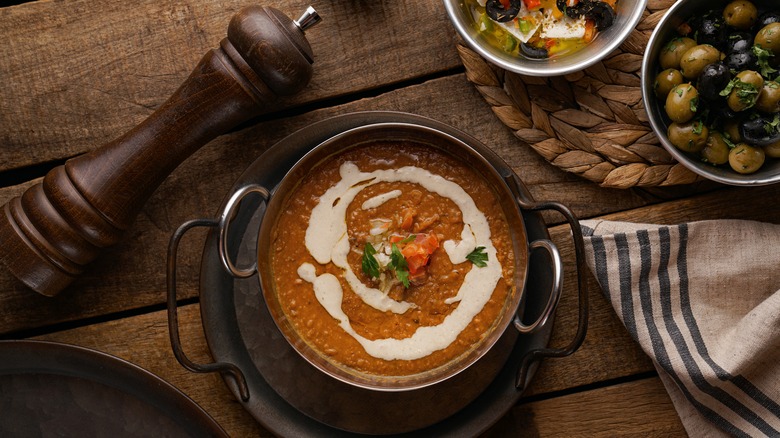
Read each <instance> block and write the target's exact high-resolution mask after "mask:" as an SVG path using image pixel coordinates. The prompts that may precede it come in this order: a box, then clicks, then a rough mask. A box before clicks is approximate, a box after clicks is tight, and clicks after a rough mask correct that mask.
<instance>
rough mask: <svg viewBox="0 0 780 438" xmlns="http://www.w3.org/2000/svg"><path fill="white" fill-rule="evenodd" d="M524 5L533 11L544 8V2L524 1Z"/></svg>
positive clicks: (539, 0) (535, 0)
mask: <svg viewBox="0 0 780 438" xmlns="http://www.w3.org/2000/svg"><path fill="white" fill-rule="evenodd" d="M523 3H525V7H526V8H528V10H531V11H533V10H535V9H539V8H540V7H541V6H542V0H523Z"/></svg>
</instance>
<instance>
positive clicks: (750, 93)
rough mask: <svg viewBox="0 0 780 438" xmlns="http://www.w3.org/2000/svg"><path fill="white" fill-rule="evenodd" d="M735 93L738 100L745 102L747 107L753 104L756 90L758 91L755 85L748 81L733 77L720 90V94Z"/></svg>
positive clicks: (756, 95)
mask: <svg viewBox="0 0 780 438" xmlns="http://www.w3.org/2000/svg"><path fill="white" fill-rule="evenodd" d="M732 91H734V92H735V93H737V97H738V98H739V101H740V102H742V103H744V104H746V105H747V106H748V107H751V106H753V105H755V103H756V99H758V92H759V91H760V90H759V89H758V88H756V86H755V85H753V84H750V83H748V82H742V81H741V80H740V79H739V78H734V79H732V80H731V81H729V84H728V85H726V88H724V89H723V91H721V92H720V95H721V96H728V95H729V94H731V92H732Z"/></svg>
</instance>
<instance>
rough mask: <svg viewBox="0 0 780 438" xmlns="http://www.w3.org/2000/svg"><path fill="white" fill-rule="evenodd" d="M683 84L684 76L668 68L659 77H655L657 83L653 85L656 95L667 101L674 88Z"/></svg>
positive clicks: (678, 71)
mask: <svg viewBox="0 0 780 438" xmlns="http://www.w3.org/2000/svg"><path fill="white" fill-rule="evenodd" d="M682 82H683V75H682V73H680V70H677V69H674V68H667V69H666V70H664V71H662V72H661V73H658V76H656V77H655V83H654V84H653V89H654V90H655V95H656V96H657V97H658V98H659V99H666V96H668V95H669V92H670V91H672V88H674V87H675V86H677V85H680V84H682Z"/></svg>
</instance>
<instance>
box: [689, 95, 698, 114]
mask: <svg viewBox="0 0 780 438" xmlns="http://www.w3.org/2000/svg"><path fill="white" fill-rule="evenodd" d="M688 106H690V108H691V112H694V113H695V112H696V109H697V108H698V107H699V98H698V97H694V98H693V99H691V101H690V103H689V104H688Z"/></svg>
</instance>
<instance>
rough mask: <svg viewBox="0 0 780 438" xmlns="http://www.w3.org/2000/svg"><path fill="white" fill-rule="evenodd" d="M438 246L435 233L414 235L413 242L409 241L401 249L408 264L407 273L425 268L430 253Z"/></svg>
mask: <svg viewBox="0 0 780 438" xmlns="http://www.w3.org/2000/svg"><path fill="white" fill-rule="evenodd" d="M438 247H439V238H438V237H436V235H435V234H425V233H420V234H417V235H416V236H415V239H414V241H413V242H409V243H407V244H406V245H404V247H403V249H401V254H403V256H404V258H405V259H406V263H407V264H408V265H409V273H410V274H412V275H415V274H417V273H418V272H420V271H422V270H423V269H425V266H426V265H427V264H428V262H429V261H430V257H431V254H433V252H434V251H436V249H437V248H438Z"/></svg>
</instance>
